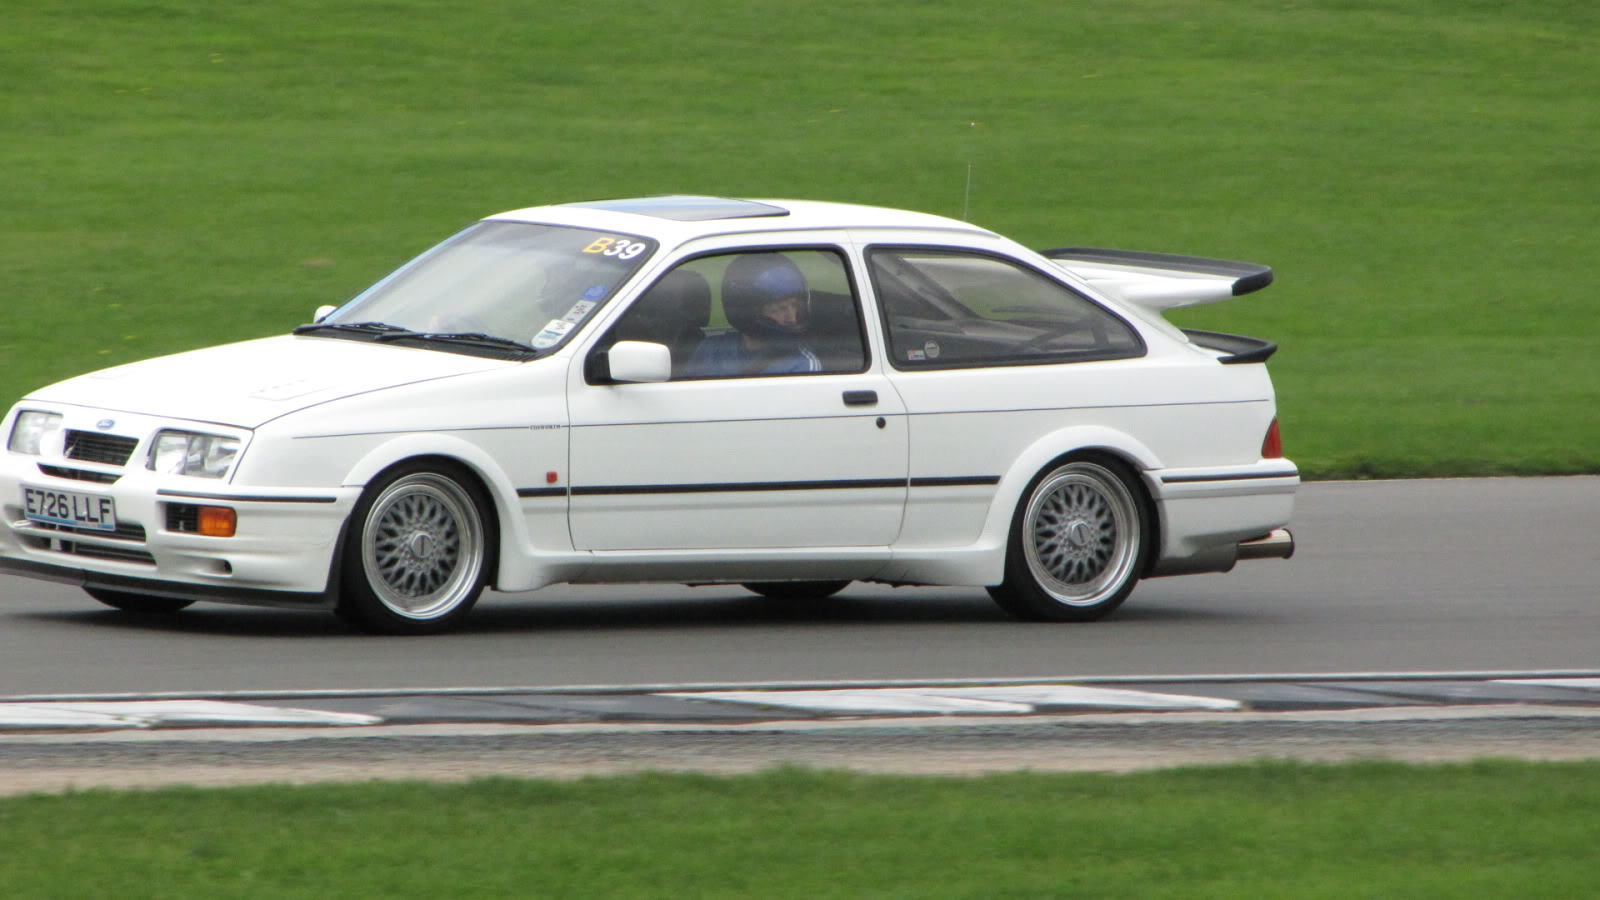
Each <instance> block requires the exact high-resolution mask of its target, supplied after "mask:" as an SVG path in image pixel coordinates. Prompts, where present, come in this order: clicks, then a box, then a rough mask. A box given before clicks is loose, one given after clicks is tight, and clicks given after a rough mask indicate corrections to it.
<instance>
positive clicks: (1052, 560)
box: [989, 459, 1145, 622]
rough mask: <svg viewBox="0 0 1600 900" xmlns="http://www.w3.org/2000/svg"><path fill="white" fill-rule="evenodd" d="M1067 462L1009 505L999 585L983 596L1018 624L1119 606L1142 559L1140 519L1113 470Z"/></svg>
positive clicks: (1087, 616)
mask: <svg viewBox="0 0 1600 900" xmlns="http://www.w3.org/2000/svg"><path fill="white" fill-rule="evenodd" d="M1113 466H1115V464H1113V463H1109V462H1106V463H1103V462H1101V461H1099V460H1097V459H1096V460H1091V459H1076V460H1070V461H1068V462H1066V463H1064V464H1062V465H1060V466H1057V467H1055V468H1053V469H1048V470H1046V471H1044V472H1042V473H1040V475H1039V477H1037V478H1035V479H1034V482H1033V485H1032V486H1031V487H1030V488H1029V489H1028V491H1027V493H1026V494H1024V495H1023V498H1022V501H1021V502H1020V503H1019V504H1018V505H1017V512H1016V515H1015V517H1014V518H1013V520H1012V525H1011V540H1010V545H1009V546H1008V548H1007V551H1006V574H1005V581H1003V582H1001V583H1000V584H999V585H997V586H995V587H991V588H989V595H990V596H992V597H993V598H994V600H995V602H996V603H998V604H999V605H1000V607H1001V608H1002V609H1004V610H1005V611H1006V612H1008V613H1010V614H1012V615H1013V616H1016V617H1017V618H1019V619H1031V620H1036V621H1053V622H1087V621H1092V620H1094V619H1098V618H1100V617H1102V616H1104V615H1106V614H1107V613H1109V612H1111V611H1112V610H1114V609H1116V608H1117V607H1118V606H1120V605H1122V601H1123V600H1125V599H1127V597H1128V594H1129V593H1131V592H1132V591H1133V586H1134V584H1135V583H1136V582H1137V581H1138V580H1139V572H1140V567H1141V565H1142V563H1143V560H1144V554H1145V540H1144V530H1145V522H1144V512H1143V506H1142V504H1141V503H1140V500H1139V496H1138V494H1137V493H1136V491H1137V488H1136V487H1134V486H1133V485H1132V484H1131V483H1130V482H1129V476H1127V475H1125V474H1124V473H1123V472H1122V471H1121V468H1120V467H1113Z"/></svg>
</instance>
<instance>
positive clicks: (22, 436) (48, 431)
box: [6, 410, 61, 456]
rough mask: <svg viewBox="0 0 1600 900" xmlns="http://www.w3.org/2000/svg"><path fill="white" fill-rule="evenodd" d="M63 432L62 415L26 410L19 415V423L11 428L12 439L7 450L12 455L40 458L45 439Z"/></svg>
mask: <svg viewBox="0 0 1600 900" xmlns="http://www.w3.org/2000/svg"><path fill="white" fill-rule="evenodd" d="M60 430H61V414H60V413H47V412H38V411H36V410H25V411H23V412H19V413H17V422H16V424H15V425H12V426H11V438H10V440H8V441H6V449H7V450H10V451H11V452H12V453H26V454H28V455H29V456H38V455H39V448H40V447H41V446H43V444H44V440H45V438H47V437H49V436H50V435H52V434H55V433H56V432H58V431H60Z"/></svg>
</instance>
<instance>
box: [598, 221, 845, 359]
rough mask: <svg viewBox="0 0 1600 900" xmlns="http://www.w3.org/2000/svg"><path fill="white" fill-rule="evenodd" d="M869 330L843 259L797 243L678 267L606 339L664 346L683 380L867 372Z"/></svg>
mask: <svg viewBox="0 0 1600 900" xmlns="http://www.w3.org/2000/svg"><path fill="white" fill-rule="evenodd" d="M862 334H863V332H862V327H861V310H860V303H859V302H858V300H857V298H856V293H855V290H854V288H853V287H852V284H851V280H850V277H849V273H848V270H847V269H846V267H845V261H844V258H843V256H842V255H841V254H840V253H838V252H837V251H834V250H828V249H812V248H795V249H783V250H753V251H741V252H737V253H718V254H714V255H710V256H701V257H696V258H694V259H691V260H688V261H686V262H684V263H682V264H680V265H679V266H677V267H676V268H674V269H673V270H672V271H670V272H668V273H667V274H666V275H664V276H662V278H661V279H660V280H659V281H657V282H656V283H655V284H654V285H652V286H651V287H650V289H649V290H647V291H646V292H645V293H644V294H643V295H642V296H640V297H639V299H638V300H637V301H636V302H635V303H634V304H633V306H631V307H630V308H629V309H628V311H627V312H626V313H625V314H624V315H623V317H622V318H621V319H620V320H619V321H618V322H617V324H616V325H615V326H614V327H613V328H612V330H611V332H610V334H609V335H608V336H607V339H606V341H605V342H604V345H605V346H609V345H610V344H612V343H614V342H616V341H621V340H631V341H649V342H651V343H657V344H665V345H666V346H667V349H668V350H669V351H671V354H672V379H673V380H674V381H678V380H682V379H690V378H695V379H699V378H737V377H745V378H748V377H752V376H765V375H807V374H829V373H835V372H860V371H863V370H864V369H865V368H866V364H867V357H866V350H865V343H864V341H863V339H862Z"/></svg>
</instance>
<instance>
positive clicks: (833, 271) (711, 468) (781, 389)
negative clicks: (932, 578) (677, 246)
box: [568, 236, 907, 556]
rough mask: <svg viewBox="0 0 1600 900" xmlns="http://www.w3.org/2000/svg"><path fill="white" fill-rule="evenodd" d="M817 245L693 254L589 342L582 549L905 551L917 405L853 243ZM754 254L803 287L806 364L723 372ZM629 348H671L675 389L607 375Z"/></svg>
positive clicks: (578, 454)
mask: <svg viewBox="0 0 1600 900" xmlns="http://www.w3.org/2000/svg"><path fill="white" fill-rule="evenodd" d="M815 241H816V238H815V237H814V236H813V237H810V238H808V243H806V244H804V245H772V246H763V247H760V248H740V249H736V250H719V251H713V252H706V253H702V254H699V255H695V256H690V257H688V258H686V259H683V260H680V261H679V262H678V263H677V264H676V265H675V266H674V267H673V268H672V270H671V271H669V272H668V273H666V274H665V275H663V277H662V278H661V279H658V280H657V281H656V282H655V285H654V286H652V287H650V288H649V289H647V290H646V291H644V292H643V293H642V294H641V295H640V297H639V298H638V300H636V301H635V302H634V303H633V304H632V305H631V306H630V308H629V309H627V310H625V311H624V312H623V314H622V315H621V316H620V317H619V319H618V320H617V321H616V322H615V324H614V325H612V326H611V327H610V328H609V329H607V330H606V331H605V332H604V333H603V334H601V335H599V336H598V337H597V338H596V339H595V340H594V341H593V342H592V343H591V345H590V346H589V347H587V348H585V351H584V353H583V354H582V355H581V356H580V357H579V358H578V359H577V361H576V362H575V364H574V366H573V369H572V372H571V374H570V376H569V380H568V386H569V389H568V403H569V412H570V422H571V430H570V441H571V478H572V490H571V506H570V511H569V517H570V523H571V528H572V537H573V543H574V546H575V547H576V548H577V549H580V550H597V551H627V550H641V551H643V550H726V549H740V548H748V549H766V550H782V549H783V548H816V547H886V546H887V545H889V544H890V543H892V542H893V541H894V539H895V537H896V535H897V534H898V532H899V530H900V521H901V515H902V513H903V511H904V506H905V499H906V476H907V443H906V423H905V409H904V407H903V406H902V405H901V403H900V400H899V397H898V395H897V394H896V393H895V391H894V389H893V387H892V386H891V385H890V384H889V381H888V379H887V378H886V377H885V375H884V373H883V369H882V364H881V362H880V359H879V357H880V355H881V350H875V349H874V341H875V339H874V338H873V337H871V336H869V331H868V328H867V327H866V322H865V318H864V316H863V313H862V304H861V299H860V298H861V291H860V290H858V288H857V285H858V283H859V282H858V279H857V277H856V275H855V273H854V272H853V268H852V265H851V262H850V256H849V254H848V253H847V252H846V250H845V249H844V245H843V242H839V243H826V242H823V243H816V242H815ZM756 254H761V255H763V258H764V259H768V260H771V259H776V258H778V257H781V258H782V259H783V260H786V261H787V262H786V263H785V265H786V266H787V267H788V268H792V269H793V270H794V271H797V272H799V273H801V276H802V278H803V280H804V283H805V291H806V319H807V321H806V323H805V327H806V332H805V333H804V335H803V337H801V338H799V339H798V340H799V341H801V342H803V344H804V347H803V350H801V351H800V352H799V353H798V355H796V356H795V357H794V358H796V359H799V360H801V362H798V363H795V364H788V363H783V362H777V363H773V364H771V365H767V364H765V363H763V362H762V361H761V360H762V359H765V357H761V358H760V359H758V360H757V362H756V363H754V364H744V365H742V366H740V367H737V368H734V369H727V370H716V369H715V368H714V367H715V366H716V365H718V364H720V363H726V362H728V359H729V356H730V353H729V352H719V351H728V350H729V348H733V349H735V350H736V349H737V348H739V347H740V346H742V345H741V344H740V341H741V339H742V337H743V335H742V333H741V332H740V330H738V329H736V328H735V327H734V323H733V322H731V321H730V319H733V320H738V319H739V315H738V314H737V312H736V314H735V315H732V316H730V315H729V312H728V311H729V309H732V308H733V307H732V304H733V303H734V300H735V298H736V296H739V292H738V289H737V285H736V282H737V281H738V279H737V278H735V275H734V273H735V272H736V271H739V270H741V269H749V268H752V266H751V265H750V263H752V257H753V256H754V255H756ZM741 260H742V261H741ZM756 268H759V266H757V267H756ZM618 340H645V341H649V342H651V343H660V344H665V345H667V346H668V347H669V348H670V349H671V350H672V352H673V354H674V359H673V366H672V368H673V375H672V377H671V379H670V380H667V381H663V382H659V383H617V382H615V381H612V380H610V379H609V377H608V373H606V372H605V366H604V364H603V358H604V355H605V354H606V352H607V350H608V348H609V347H610V345H611V344H612V343H614V342H616V341H618ZM785 346H787V345H785ZM813 362H814V364H813ZM767 555H768V556H770V555H771V554H767Z"/></svg>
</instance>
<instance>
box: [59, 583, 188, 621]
mask: <svg viewBox="0 0 1600 900" xmlns="http://www.w3.org/2000/svg"><path fill="white" fill-rule="evenodd" d="M83 590H84V592H85V593H87V594H88V595H89V596H91V597H93V598H95V599H96V600H99V601H100V602H101V603H104V604H105V605H107V606H110V607H115V608H116V609H120V610H122V611H124V612H131V613H139V614H141V615H153V616H154V615H170V614H172V613H175V612H177V611H178V610H180V609H183V608H184V607H186V606H189V605H191V604H193V603H194V601H193V600H176V599H173V598H172V597H152V596H150V595H149V594H130V593H128V592H127V591H111V590H107V589H105V588H92V587H86V588H84V589H83Z"/></svg>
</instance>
